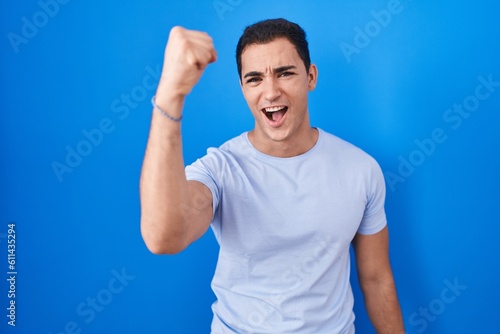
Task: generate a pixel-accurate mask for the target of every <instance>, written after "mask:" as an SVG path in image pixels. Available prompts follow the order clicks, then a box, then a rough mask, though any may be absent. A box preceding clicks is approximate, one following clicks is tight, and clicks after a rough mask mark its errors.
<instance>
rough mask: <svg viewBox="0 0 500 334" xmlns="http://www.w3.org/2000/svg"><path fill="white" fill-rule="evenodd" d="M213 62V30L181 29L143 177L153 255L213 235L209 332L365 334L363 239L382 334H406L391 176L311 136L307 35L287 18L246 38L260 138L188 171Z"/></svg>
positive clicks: (213, 154)
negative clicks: (392, 238)
mask: <svg viewBox="0 0 500 334" xmlns="http://www.w3.org/2000/svg"><path fill="white" fill-rule="evenodd" d="M216 58H217V54H216V52H215V49H214V47H213V44H212V40H211V38H210V37H209V36H208V35H207V34H206V33H203V32H198V31H190V30H186V29H183V28H180V27H175V28H173V29H172V30H171V33H170V36H169V41H168V43H167V47H166V51H165V62H164V67H163V72H162V76H161V80H160V83H159V86H158V90H157V94H156V99H155V100H153V105H154V110H153V117H152V123H151V132H150V137H149V141H148V145H147V150H146V155H145V158H144V165H143V170H142V175H141V206H142V216H141V231H142V235H143V238H144V240H145V243H146V245H147V247H148V248H149V249H150V250H151V251H152V252H153V253H155V254H165V253H166V254H174V253H178V252H180V251H182V250H183V249H185V248H186V247H187V246H188V245H189V244H191V243H192V242H193V241H195V240H196V239H198V238H199V237H201V236H202V235H203V234H204V233H205V232H206V231H207V229H208V227H209V226H212V229H213V231H214V234H215V236H216V239H217V241H218V242H219V245H220V253H219V259H218V262H217V268H216V272H215V275H214V279H213V282H212V288H213V290H214V292H215V294H216V296H217V301H216V302H215V303H214V304H213V307H212V309H213V312H214V318H213V321H212V333H267V334H269V333H281V334H282V333H354V324H353V322H354V314H353V296H352V291H351V287H350V284H349V274H350V258H349V247H350V244H351V242H352V244H353V245H354V249H355V254H356V263H357V268H358V273H359V281H360V284H361V288H362V290H363V293H364V296H365V301H366V307H367V310H368V313H369V316H370V318H371V321H372V323H373V325H374V327H375V328H376V330H377V333H398V334H401V333H404V329H403V323H402V317H401V312H400V309H399V303H398V299H397V295H396V290H395V286H394V280H393V275H392V271H391V267H390V264H389V257H388V232H387V227H386V219H385V212H384V198H385V187H384V180H383V176H382V173H381V171H380V168H379V166H378V165H377V163H376V162H375V160H373V159H372V158H371V157H370V156H368V155H367V154H366V153H364V152H363V151H361V150H360V149H358V148H356V147H354V146H353V145H351V144H349V143H347V142H345V141H343V140H341V139H339V138H337V137H335V136H333V135H331V134H328V133H326V132H324V131H322V130H321V129H318V128H313V127H311V125H310V123H309V111H308V92H309V91H311V90H313V89H314V88H315V86H316V80H317V75H318V70H317V68H316V66H315V65H314V64H311V63H310V58H309V50H308V45H307V41H306V38H305V33H304V31H303V30H302V28H300V27H299V26H298V25H296V24H295V23H291V22H289V21H286V20H284V19H276V20H266V21H262V22H258V23H256V24H254V25H252V26H249V27H247V28H246V30H245V32H244V33H243V35H242V37H241V38H240V40H239V42H238V46H237V55H236V58H237V64H238V71H239V75H240V83H241V89H242V91H243V95H244V97H245V99H246V101H247V103H248V106H249V108H250V111H251V112H252V114H253V116H254V117H255V126H254V129H253V130H252V131H249V132H247V133H243V134H242V135H240V136H238V137H236V138H233V139H231V140H229V141H228V142H226V143H225V144H223V145H222V146H221V147H219V148H218V149H215V148H211V149H209V150H208V152H207V155H206V156H205V157H203V158H201V159H199V160H198V161H196V162H195V163H194V164H192V165H190V166H188V167H186V168H184V162H183V157H182V147H181V143H182V140H181V131H180V118H181V116H182V107H183V103H184V100H185V98H186V96H187V95H188V94H189V92H190V91H191V89H192V88H193V86H194V85H195V84H196V83H197V82H198V80H199V78H200V76H201V75H202V73H203V71H204V69H205V68H206V66H208V64H210V63H212V62H214V61H216Z"/></svg>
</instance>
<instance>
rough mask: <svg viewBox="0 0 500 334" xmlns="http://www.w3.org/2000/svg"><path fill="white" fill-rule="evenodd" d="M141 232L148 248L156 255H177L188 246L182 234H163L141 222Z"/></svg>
mask: <svg viewBox="0 0 500 334" xmlns="http://www.w3.org/2000/svg"><path fill="white" fill-rule="evenodd" d="M141 234H142V239H143V240H144V243H145V244H146V247H147V249H148V250H149V251H150V252H151V253H153V254H155V255H175V254H179V253H180V252H182V251H183V250H184V249H185V248H186V245H185V243H184V242H182V237H181V236H180V235H161V234H159V233H157V232H156V231H152V230H150V229H146V228H144V225H143V224H141Z"/></svg>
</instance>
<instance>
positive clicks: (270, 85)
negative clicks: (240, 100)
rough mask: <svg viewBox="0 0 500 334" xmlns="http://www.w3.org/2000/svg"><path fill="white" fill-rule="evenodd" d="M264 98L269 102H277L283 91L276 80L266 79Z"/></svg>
mask: <svg viewBox="0 0 500 334" xmlns="http://www.w3.org/2000/svg"><path fill="white" fill-rule="evenodd" d="M263 83H264V85H263V86H264V87H263V96H264V98H265V99H266V100H267V101H268V102H273V101H275V100H276V99H277V98H278V97H279V96H280V95H281V90H280V87H279V84H278V82H276V78H273V77H270V78H266V79H264V82H263Z"/></svg>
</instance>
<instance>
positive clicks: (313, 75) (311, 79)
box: [307, 64, 318, 91]
mask: <svg viewBox="0 0 500 334" xmlns="http://www.w3.org/2000/svg"><path fill="white" fill-rule="evenodd" d="M307 81H308V82H307V88H308V89H309V91H312V90H314V88H316V83H317V81H318V68H317V67H316V65H314V64H311V65H310V66H309V74H308V77H307Z"/></svg>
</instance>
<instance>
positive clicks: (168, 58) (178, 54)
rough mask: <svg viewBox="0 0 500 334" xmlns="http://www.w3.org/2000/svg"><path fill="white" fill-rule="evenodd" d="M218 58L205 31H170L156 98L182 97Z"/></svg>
mask: <svg viewBox="0 0 500 334" xmlns="http://www.w3.org/2000/svg"><path fill="white" fill-rule="evenodd" d="M216 59H217V52H216V51H215V48H214V45H213V42H212V38H211V37H210V36H209V35H208V34H207V33H205V32H201V31H195V30H187V29H184V28H182V27H174V28H172V30H170V35H169V38H168V43H167V47H166V48H165V59H164V62H163V70H162V75H161V79H160V84H159V86H158V91H157V95H160V94H161V95H164V94H165V95H176V96H185V95H187V94H189V93H190V92H191V90H192V89H193V87H194V85H196V83H197V82H198V81H199V79H200V77H201V75H202V74H203V71H204V70H205V68H206V67H207V65H208V64H210V63H213V62H214V61H215V60H216Z"/></svg>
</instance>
